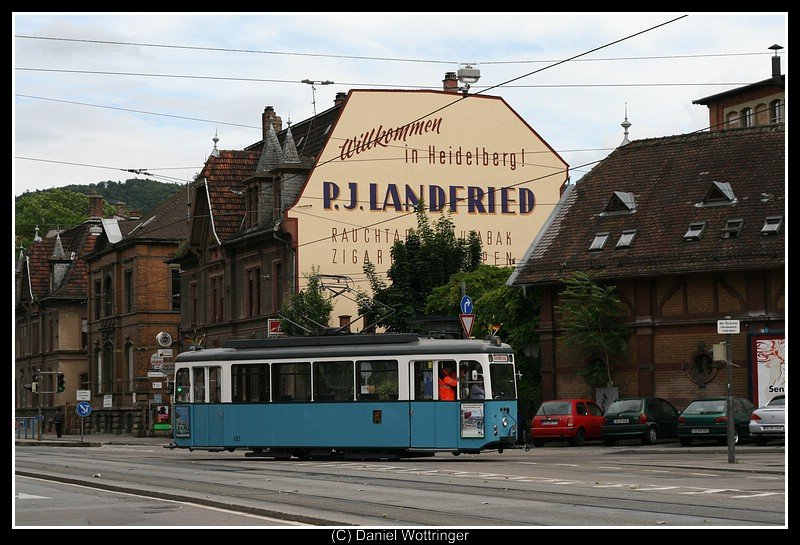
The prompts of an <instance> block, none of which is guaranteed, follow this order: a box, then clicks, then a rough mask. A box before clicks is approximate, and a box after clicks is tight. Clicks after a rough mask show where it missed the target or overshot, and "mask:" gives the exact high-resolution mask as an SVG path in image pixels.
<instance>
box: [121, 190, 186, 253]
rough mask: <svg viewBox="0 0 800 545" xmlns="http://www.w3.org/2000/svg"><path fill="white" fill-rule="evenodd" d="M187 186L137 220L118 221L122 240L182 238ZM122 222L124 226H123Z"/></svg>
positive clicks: (184, 224) (179, 239)
mask: <svg viewBox="0 0 800 545" xmlns="http://www.w3.org/2000/svg"><path fill="white" fill-rule="evenodd" d="M187 192H188V188H183V189H181V190H180V191H178V192H177V193H176V194H175V195H173V196H172V197H170V198H169V200H167V201H164V202H163V203H161V204H160V205H158V206H157V207H156V208H154V209H153V210H151V211H150V212H148V213H147V214H142V216H141V217H140V218H139V219H138V220H126V221H124V222H120V230H121V231H122V233H123V236H124V240H131V239H149V240H153V239H164V240H178V241H181V240H184V239H186V234H187V229H188V227H187V225H188V224H187V218H188V215H187V209H188V198H187ZM123 224H124V228H123Z"/></svg>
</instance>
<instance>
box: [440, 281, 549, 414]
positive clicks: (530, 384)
mask: <svg viewBox="0 0 800 545" xmlns="http://www.w3.org/2000/svg"><path fill="white" fill-rule="evenodd" d="M512 271H513V269H512V268H510V267H492V266H489V265H480V266H478V267H477V268H476V269H475V270H473V271H467V272H459V273H456V274H454V275H453V276H451V277H450V280H449V281H448V282H447V284H445V285H443V286H439V287H437V288H435V289H434V290H433V291H432V292H431V294H430V296H429V297H428V300H427V304H426V307H425V312H426V313H428V314H437V315H443V316H455V315H456V314H458V312H459V303H460V301H461V293H462V285H463V288H464V291H465V292H466V293H468V294H469V295H470V297H472V299H473V301H474V303H475V311H474V312H475V327H476V328H477V329H473V334H474V336H475V337H480V336H482V335H481V333H483V334H484V335H491V334H497V335H498V336H499V337H500V338H501V339H502V340H503V341H504V342H507V343H508V344H509V345H511V347H512V348H513V349H514V353H515V356H516V366H517V370H518V371H519V372H520V373H521V374H522V379H521V380H520V381H519V395H518V398H519V403H520V412H521V413H522V415H523V416H524V417H525V420H526V421H527V420H529V419H530V417H532V416H533V409H534V408H535V407H537V406H538V405H539V403H540V402H541V373H540V368H541V365H540V360H539V356H538V351H537V350H536V347H537V346H538V344H539V335H538V334H537V333H536V327H537V326H538V325H539V304H540V296H539V291H538V290H535V291H532V292H529V293H528V296H527V297H526V296H525V295H524V293H523V291H522V290H521V289H518V288H511V287H509V286H507V285H506V281H507V280H508V278H509V276H510V275H511V273H512ZM498 326H499V327H498ZM495 328H497V329H495Z"/></svg>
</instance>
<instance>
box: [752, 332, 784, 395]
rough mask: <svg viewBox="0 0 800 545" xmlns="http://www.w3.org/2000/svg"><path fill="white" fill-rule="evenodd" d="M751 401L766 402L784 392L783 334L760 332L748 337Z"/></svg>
mask: <svg viewBox="0 0 800 545" xmlns="http://www.w3.org/2000/svg"><path fill="white" fill-rule="evenodd" d="M750 362H751V369H750V373H751V380H752V384H753V403H755V404H756V406H761V405H764V404H766V403H767V402H768V401H769V400H770V399H772V398H773V397H775V396H776V395H780V394H786V393H787V392H786V389H787V382H786V371H787V369H786V363H787V362H786V339H785V338H784V335H783V334H776V333H760V334H757V335H751V337H750Z"/></svg>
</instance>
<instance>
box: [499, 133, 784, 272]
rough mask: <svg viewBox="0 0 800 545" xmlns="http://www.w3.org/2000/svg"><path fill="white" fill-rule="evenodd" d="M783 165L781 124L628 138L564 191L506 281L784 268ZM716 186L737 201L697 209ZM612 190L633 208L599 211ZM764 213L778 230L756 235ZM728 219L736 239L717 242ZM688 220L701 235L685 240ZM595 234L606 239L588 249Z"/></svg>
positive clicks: (762, 223)
mask: <svg viewBox="0 0 800 545" xmlns="http://www.w3.org/2000/svg"><path fill="white" fill-rule="evenodd" d="M785 167H786V157H785V130H784V125H783V124H778V125H768V126H759V127H754V128H747V129H734V130H729V131H715V132H703V133H692V134H686V135H678V136H670V137H665V138H654V139H647V140H636V141H632V142H631V143H629V144H627V145H625V146H622V147H620V148H617V149H616V150H614V151H613V152H612V153H611V154H609V156H608V157H607V158H606V159H604V160H603V161H602V162H601V163H600V164H599V165H597V166H596V167H595V168H594V169H593V170H592V171H591V172H589V173H588V174H586V175H585V176H584V177H583V178H582V179H581V180H580V181H579V182H578V183H577V184H575V186H574V187H572V188H570V190H569V191H568V192H567V193H565V194H564V197H563V198H562V201H561V203H560V206H559V207H558V208H557V209H556V211H555V212H554V215H553V216H551V217H550V218H549V220H548V222H547V224H546V226H545V227H544V229H545V230H544V231H543V232H542V233H540V235H539V236H538V237H537V240H535V241H534V242H533V244H532V246H531V247H530V248H529V249H528V252H526V257H525V260H524V262H523V263H521V264H520V265H519V266H518V268H517V271H516V272H515V274H514V276H513V277H512V279H510V282H511V283H512V284H513V285H521V284H532V283H552V282H558V281H561V280H563V279H564V278H566V277H567V276H569V274H571V273H572V272H573V271H575V270H601V271H602V273H603V275H604V276H605V277H607V278H626V277H637V276H655V275H667V274H686V273H695V272H709V271H729V270H748V269H765V268H776V267H778V268H783V266H784V263H785V259H786V257H785V223H786V221H785V215H786V212H785V210H786V200H785V183H786V172H785ZM714 182H721V183H728V184H730V187H731V189H732V191H733V194H734V196H735V200H734V201H732V204H724V205H717V206H698V203H701V202H702V201H703V199H704V197H706V196H707V194H709V189H710V188H712V186H714ZM715 187H720V186H719V185H717V186H715ZM615 191H618V192H629V193H632V194H633V198H634V203H633V206H634V211H633V212H624V211H615V212H605V211H606V207H607V205H608V204H609V201H610V199H611V198H612V196H613V195H614V192H615ZM715 193H716V194H719V195H720V196H722V192H719V191H717V192H714V191H712V192H711V193H710V194H712V195H713V194H715ZM604 212H605V213H604ZM772 216H784V227H783V230H782V231H781V232H780V233H778V234H777V235H762V234H761V228H762V226H763V225H764V221H765V219H766V218H767V217H772ZM734 219H743V220H744V224H743V226H742V229H741V230H740V232H739V235H738V236H737V237H735V238H724V237H723V228H724V227H725V225H726V222H727V221H728V220H734ZM695 222H706V227H705V231H704V232H703V234H702V236H700V237H699V239H697V240H694V241H686V240H684V235H685V234H686V232H687V230H688V228H689V226H690V224H692V223H695ZM626 230H636V233H635V235H634V238H633V240H632V243H631V245H630V247H629V248H627V249H622V248H620V249H616V248H615V246H616V244H617V242H618V240H619V239H620V236H621V235H622V233H623V231H626ZM598 233H609V236H608V240H607V242H606V244H605V246H604V247H603V249H602V250H599V251H593V252H589V251H588V249H589V246H590V244H591V243H592V240H593V239H594V237H595V235H597V234H598Z"/></svg>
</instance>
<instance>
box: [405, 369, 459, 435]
mask: <svg viewBox="0 0 800 545" xmlns="http://www.w3.org/2000/svg"><path fill="white" fill-rule="evenodd" d="M445 366H447V367H449V368H450V369H452V370H453V371H455V369H456V362H455V361H454V360H433V361H429V360H425V361H412V362H411V366H410V369H409V371H410V373H411V376H410V377H409V385H410V389H411V391H410V392H409V399H410V400H411V401H410V402H409V403H410V405H411V406H410V409H409V414H410V427H411V445H410V446H411V448H456V447H457V446H458V424H459V419H458V406H459V405H458V401H456V400H452V401H448V400H439V395H438V394H439V392H438V382H439V381H438V377H439V370H440V369H441V368H442V367H445ZM456 388H457V387H456Z"/></svg>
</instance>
